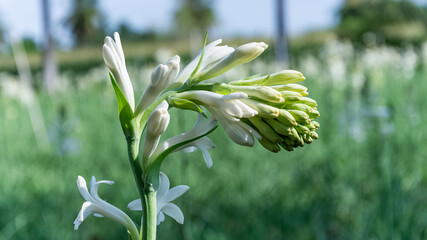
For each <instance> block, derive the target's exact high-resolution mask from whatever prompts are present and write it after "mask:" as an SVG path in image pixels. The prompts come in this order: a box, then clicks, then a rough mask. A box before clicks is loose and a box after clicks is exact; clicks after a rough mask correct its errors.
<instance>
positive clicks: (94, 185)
mask: <svg viewBox="0 0 427 240" xmlns="http://www.w3.org/2000/svg"><path fill="white" fill-rule="evenodd" d="M101 183H105V184H108V185H112V184H114V182H113V181H107V180H102V181H98V182H97V181H96V179H95V177H92V180H91V181H90V195H91V196H92V197H93V198H94V199H96V200H99V201H102V200H101V199H100V198H99V196H98V187H99V184H101Z"/></svg>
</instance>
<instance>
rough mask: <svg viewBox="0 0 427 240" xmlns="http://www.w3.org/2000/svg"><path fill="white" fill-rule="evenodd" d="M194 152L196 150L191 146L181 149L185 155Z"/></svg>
mask: <svg viewBox="0 0 427 240" xmlns="http://www.w3.org/2000/svg"><path fill="white" fill-rule="evenodd" d="M196 150H197V148H196V147H193V146H190V147H186V148H184V149H182V151H183V152H185V153H191V152H194V151H196Z"/></svg>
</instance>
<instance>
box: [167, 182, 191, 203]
mask: <svg viewBox="0 0 427 240" xmlns="http://www.w3.org/2000/svg"><path fill="white" fill-rule="evenodd" d="M188 189H190V187H189V186H185V185H179V186H176V187H173V188H171V189H170V190H169V191H168V193H167V194H166V196H164V197H163V201H164V202H171V201H173V200H175V199H176V198H178V197H180V196H181V195H182V194H184V193H185V192H187V191H188Z"/></svg>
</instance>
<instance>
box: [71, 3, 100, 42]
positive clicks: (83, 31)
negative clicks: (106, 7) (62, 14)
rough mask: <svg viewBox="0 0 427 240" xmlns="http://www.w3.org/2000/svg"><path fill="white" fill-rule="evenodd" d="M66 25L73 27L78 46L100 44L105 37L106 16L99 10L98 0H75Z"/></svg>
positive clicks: (72, 30)
mask: <svg viewBox="0 0 427 240" xmlns="http://www.w3.org/2000/svg"><path fill="white" fill-rule="evenodd" d="M65 25H66V26H67V27H69V28H70V29H71V32H72V33H73V35H74V38H75V39H74V40H75V45H77V46H80V45H85V44H91V43H96V44H99V42H102V40H103V39H104V37H105V30H104V29H105V17H104V15H103V14H102V13H101V12H100V11H99V10H98V7H97V0H74V5H73V8H72V10H71V12H70V15H69V16H68V17H67V18H66V20H65Z"/></svg>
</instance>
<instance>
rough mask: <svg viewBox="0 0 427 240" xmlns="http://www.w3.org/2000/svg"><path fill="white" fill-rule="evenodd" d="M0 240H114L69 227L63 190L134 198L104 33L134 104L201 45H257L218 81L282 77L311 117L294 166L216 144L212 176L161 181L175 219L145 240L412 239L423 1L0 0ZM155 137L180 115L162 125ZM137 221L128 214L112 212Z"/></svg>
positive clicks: (418, 181) (422, 113) (423, 114)
mask: <svg viewBox="0 0 427 240" xmlns="http://www.w3.org/2000/svg"><path fill="white" fill-rule="evenodd" d="M0 23H1V24H0V26H1V27H0V54H1V55H0V239H127V236H126V232H125V229H124V228H123V227H122V226H120V225H117V224H116V223H114V222H112V221H111V220H109V219H101V218H96V217H89V218H88V219H87V220H85V222H84V223H83V224H82V225H81V226H80V229H79V230H78V231H74V230H73V221H74V219H75V217H76V216H77V213H78V212H79V210H80V207H81V204H82V203H83V201H84V200H83V198H82V197H81V195H80V194H79V192H78V190H77V187H76V184H75V181H76V178H77V176H78V175H82V176H84V177H85V178H86V179H89V178H90V177H91V176H92V175H94V176H96V177H97V179H100V180H101V179H108V180H114V181H115V184H114V185H113V186H102V187H101V188H100V196H101V197H102V198H103V199H106V200H107V201H108V202H110V203H112V204H114V205H116V206H118V207H119V208H121V209H123V210H125V209H126V206H127V204H128V203H129V202H130V201H131V200H133V199H135V198H137V196H138V194H137V191H136V188H135V183H134V182H133V177H132V174H131V171H130V167H129V166H128V160H127V153H126V147H125V141H124V138H123V135H122V132H121V129H120V126H119V122H118V116H117V106H116V99H115V96H114V93H113V90H112V87H111V86H110V83H109V81H108V78H107V73H108V71H107V69H106V68H105V67H104V65H103V60H102V53H101V47H102V44H103V38H104V37H105V35H111V34H112V33H113V32H114V31H118V32H120V34H121V37H122V43H123V47H124V51H125V54H126V57H127V66H128V70H129V73H130V76H131V78H132V80H133V84H134V86H135V87H134V89H135V92H136V96H137V97H136V98H137V99H138V98H139V96H140V94H141V93H142V91H143V88H144V86H146V85H147V82H148V81H149V76H150V72H151V71H152V69H153V68H154V67H155V66H156V65H157V64H159V63H162V62H164V61H165V60H167V59H168V58H169V57H171V56H173V55H175V54H179V55H180V56H181V59H182V62H183V63H188V62H189V61H190V60H191V57H192V56H194V54H195V53H196V52H197V51H198V50H199V49H200V48H201V46H202V38H203V36H204V33H205V31H206V30H209V41H212V40H215V39H216V38H223V39H224V42H225V43H226V44H228V45H231V46H233V47H236V46H238V45H239V44H242V43H246V42H249V41H265V42H266V43H268V44H269V48H268V49H267V50H266V51H265V52H264V53H263V54H262V55H261V56H260V57H259V58H258V59H257V60H255V61H253V62H251V63H249V64H246V65H243V66H239V67H238V68H236V69H235V70H232V71H230V72H229V73H227V74H226V75H225V76H224V77H223V78H221V79H220V80H221V81H228V80H233V79H234V80H235V79H237V78H242V77H246V76H249V75H253V74H255V73H262V74H268V73H271V72H274V71H276V70H279V69H286V68H291V69H296V70H299V71H301V72H303V73H304V74H305V75H306V77H307V79H306V81H305V82H303V84H304V85H305V86H307V87H309V91H310V97H311V98H313V99H316V100H317V102H318V104H319V110H320V112H321V117H320V118H319V120H318V121H319V122H320V124H321V127H320V129H319V131H318V133H319V136H320V138H319V140H316V141H314V143H312V144H310V145H307V146H305V147H303V148H299V149H296V151H294V152H286V151H284V150H283V151H282V152H279V153H277V154H274V153H270V152H267V151H266V150H265V149H263V148H262V147H260V146H259V144H257V145H256V146H255V147H254V149H250V148H245V147H242V146H238V145H236V144H234V143H232V141H231V140H230V139H228V138H227V136H226V135H225V133H224V131H223V130H222V129H220V128H219V129H218V130H216V131H215V132H214V133H213V134H212V135H211V138H212V140H213V142H214V143H215V144H216V145H217V148H216V149H215V150H212V151H211V154H212V157H213V159H214V164H213V167H212V168H211V169H208V168H207V167H206V165H205V163H204V161H203V158H202V156H201V153H200V152H194V153H191V154H184V153H175V154H173V155H171V156H170V157H169V159H168V160H167V161H166V163H165V164H164V167H163V171H164V172H165V173H167V174H168V176H169V178H170V180H171V186H175V185H179V184H185V185H188V186H190V190H189V191H188V193H186V194H185V195H183V196H182V197H181V198H179V199H177V200H176V204H177V205H178V206H180V207H181V209H182V210H183V212H184V215H185V224H184V225H179V224H177V223H176V222H174V221H173V220H172V219H170V218H167V219H166V221H165V222H164V223H162V224H161V225H160V226H159V228H158V239H186V240H196V239H197V240H199V239H208V240H209V239H211V240H222V239H224V240H225V239H319V240H323V239H396V240H397V239H427V232H426V229H427V168H426V167H427V163H426V157H427V148H426V147H425V146H427V138H426V137H425V136H427V127H425V126H424V123H425V122H426V120H427V111H426V108H427V97H426V91H427V82H426V80H427V3H426V2H425V1H424V0H418V1H415V0H414V1H409V0H407V1H403V0H324V1H318V0H298V1H297V0H233V1H226V0H216V1H214V0H212V1H208V0H175V1H173V0H158V1H134V0H122V1H113V0H99V1H96V0H14V1H7V0H0ZM171 115H172V121H171V123H170V125H169V128H168V130H167V133H166V137H168V136H172V135H176V134H179V133H181V132H183V131H185V130H187V129H189V128H191V126H192V124H193V122H194V119H195V115H194V114H192V113H189V112H185V111H177V110H173V109H172V110H171ZM127 212H128V213H129V214H130V216H131V217H133V218H134V219H135V220H136V221H138V220H137V219H138V214H137V213H132V212H129V211H127Z"/></svg>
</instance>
